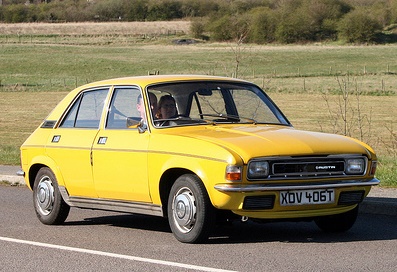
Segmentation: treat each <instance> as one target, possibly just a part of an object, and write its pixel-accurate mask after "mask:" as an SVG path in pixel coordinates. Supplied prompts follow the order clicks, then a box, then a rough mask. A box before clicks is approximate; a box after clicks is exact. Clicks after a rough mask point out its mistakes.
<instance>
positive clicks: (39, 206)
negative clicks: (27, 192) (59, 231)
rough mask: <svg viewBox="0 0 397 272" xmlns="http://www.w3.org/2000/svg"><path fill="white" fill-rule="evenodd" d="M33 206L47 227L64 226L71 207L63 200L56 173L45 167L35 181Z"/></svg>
mask: <svg viewBox="0 0 397 272" xmlns="http://www.w3.org/2000/svg"><path fill="white" fill-rule="evenodd" d="M33 205H34V209H35V211H36V215H37V217H38V218H39V220H40V221H41V222H42V223H43V224H46V225H58V224H62V223H63V222H64V221H65V220H66V218H67V217H68V215H69V210H70V207H69V205H68V204H66V203H65V201H64V200H63V199H62V196H61V193H60V192H59V188H58V183H57V180H56V178H55V175H54V173H53V172H52V171H51V170H50V169H49V168H48V167H43V168H41V169H40V170H39V172H38V173H37V175H36V178H35V180H34V186H33Z"/></svg>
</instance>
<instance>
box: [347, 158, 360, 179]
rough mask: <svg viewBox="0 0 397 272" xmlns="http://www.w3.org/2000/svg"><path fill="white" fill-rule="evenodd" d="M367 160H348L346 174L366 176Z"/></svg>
mask: <svg viewBox="0 0 397 272" xmlns="http://www.w3.org/2000/svg"><path fill="white" fill-rule="evenodd" d="M364 170H365V160H364V159H348V160H347V161H346V174H350V175H351V174H356V175H359V174H364Z"/></svg>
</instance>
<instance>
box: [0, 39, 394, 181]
mask: <svg viewBox="0 0 397 272" xmlns="http://www.w3.org/2000/svg"><path fill="white" fill-rule="evenodd" d="M181 38H186V36H172V35H157V36H151V38H147V37H145V38H142V36H141V35H132V34H128V35H114V36H112V37H110V36H109V35H105V34H96V35H91V36H89V35H88V36H87V35H67V36H65V35H59V34H51V35H43V34H37V35H33V34H31V35H24V36H21V35H20V36H18V35H16V34H15V35H14V34H7V36H5V35H1V34H0V98H1V99H0V109H1V115H0V164H18V163H19V152H18V148H19V146H20V144H21V143H22V142H23V141H24V140H25V139H26V137H27V136H28V135H29V134H30V133H31V132H32V131H33V130H34V129H35V128H36V127H37V126H38V125H39V124H40V122H41V121H42V119H43V118H45V116H46V115H47V114H48V113H49V112H50V111H51V109H52V108H53V107H54V106H55V105H56V103H57V102H58V101H59V100H60V99H62V97H63V96H64V95H65V94H66V92H67V91H69V90H71V89H73V88H74V87H76V86H78V85H82V84H84V83H87V82H91V81H95V80H101V79H105V78H112V77H122V76H133V75H145V74H148V73H150V72H154V71H159V72H160V73H161V74H174V73H182V74H189V73H195V74H196V73H197V74H213V75H221V76H235V75H237V77H239V78H243V79H247V80H249V81H253V82H255V83H257V84H258V85H259V86H261V87H263V88H264V89H265V90H266V91H267V92H268V93H269V94H270V96H271V97H272V98H273V100H275V102H276V103H277V104H278V105H279V106H280V108H281V109H282V110H283V112H284V113H285V114H286V115H287V117H288V118H289V119H290V121H291V122H292V123H293V124H294V126H295V127H296V128H299V129H308V130H315V131H324V132H333V133H340V134H347V135H351V136H353V137H356V138H359V139H362V140H363V141H365V142H367V143H369V144H370V145H371V146H373V147H374V149H375V151H376V152H377V153H378V155H379V158H380V164H379V168H378V169H379V170H378V177H379V178H380V179H381V180H382V185H383V186H397V179H396V176H397V163H396V160H397V138H396V134H397V121H396V119H397V118H396V117H397V110H396V106H397V91H396V86H397V45H385V46H338V45H291V46H276V45H272V46H258V45H237V44H233V43H228V44H226V43H225V44H214V43H204V42H200V43H195V44H190V45H175V44H174V43H173V41H174V40H175V39H181ZM83 41H84V42H83ZM343 91H344V92H345V93H346V94H348V96H347V98H346V99H345V100H343V99H342V97H343V96H342V95H341V93H342V92H343Z"/></svg>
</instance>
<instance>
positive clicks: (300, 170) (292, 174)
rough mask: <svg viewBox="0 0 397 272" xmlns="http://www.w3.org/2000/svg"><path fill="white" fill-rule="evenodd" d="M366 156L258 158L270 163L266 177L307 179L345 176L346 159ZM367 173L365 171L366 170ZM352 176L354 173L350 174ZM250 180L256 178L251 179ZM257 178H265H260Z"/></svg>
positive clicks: (273, 178) (257, 159) (274, 178)
mask: <svg viewBox="0 0 397 272" xmlns="http://www.w3.org/2000/svg"><path fill="white" fill-rule="evenodd" d="M349 158H364V159H365V160H366V158H365V157H364V156H360V155H329V156H318V157H270V158H256V159H255V161H259V160H263V161H267V162H268V163H269V170H270V171H269V175H268V176H267V178H265V179H268V180H269V179H272V180H278V179H283V180H285V179H305V178H310V179H313V178H326V177H345V176H346V175H347V174H346V173H345V168H346V159H349ZM364 173H365V171H364ZM350 176H352V175H350ZM248 179H249V180H255V179H252V178H251V179H250V178H248ZM257 180H263V178H258V179H257Z"/></svg>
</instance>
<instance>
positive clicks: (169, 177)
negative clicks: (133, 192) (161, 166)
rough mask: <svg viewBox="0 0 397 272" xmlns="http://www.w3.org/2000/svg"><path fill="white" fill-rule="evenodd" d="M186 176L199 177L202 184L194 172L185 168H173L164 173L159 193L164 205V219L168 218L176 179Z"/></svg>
mask: <svg viewBox="0 0 397 272" xmlns="http://www.w3.org/2000/svg"><path fill="white" fill-rule="evenodd" d="M185 174H192V175H195V176H197V177H198V178H199V179H200V181H201V182H202V180H201V178H200V177H199V176H198V175H197V174H196V173H194V172H192V171H191V170H189V169H185V168H171V169H168V170H167V171H165V172H164V173H163V175H162V176H161V178H160V182H159V192H160V200H161V204H162V209H163V214H164V217H167V206H168V205H167V203H168V196H169V194H170V191H171V187H172V185H173V184H174V183H175V181H176V179H177V178H179V177H180V176H182V175H185Z"/></svg>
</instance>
